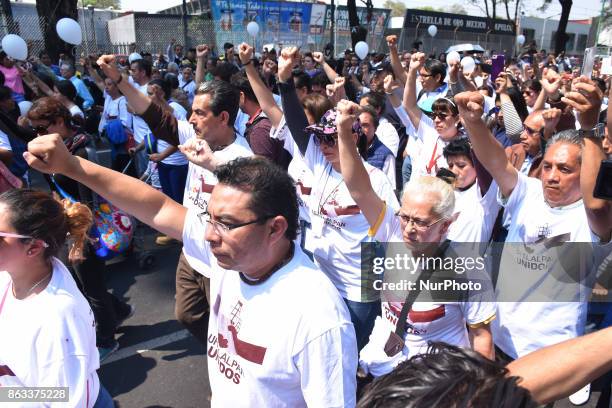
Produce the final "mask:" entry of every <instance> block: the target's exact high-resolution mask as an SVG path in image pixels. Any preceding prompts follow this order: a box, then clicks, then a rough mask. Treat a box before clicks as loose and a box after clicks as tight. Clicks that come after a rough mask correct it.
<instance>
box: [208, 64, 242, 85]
mask: <svg viewBox="0 0 612 408" xmlns="http://www.w3.org/2000/svg"><path fill="white" fill-rule="evenodd" d="M236 71H237V69H236V67H235V66H234V64H231V63H229V62H227V61H223V62H220V63H218V64H217V65H216V66H215V67H214V68H213V69H212V72H211V73H212V75H213V76H214V77H219V78H220V79H221V80H222V81H225V82H230V80H231V78H232V75H233V74H234V73H235V72H236Z"/></svg>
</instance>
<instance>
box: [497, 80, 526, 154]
mask: <svg viewBox="0 0 612 408" xmlns="http://www.w3.org/2000/svg"><path fill="white" fill-rule="evenodd" d="M513 86H514V85H512V81H511V80H510V76H509V75H508V74H506V73H505V72H502V73H500V74H499V76H498V77H497V79H496V80H495V88H496V91H497V93H498V94H499V101H500V102H501V110H502V113H503V115H504V127H505V128H506V136H507V137H508V139H510V140H511V141H512V143H518V142H519V141H520V138H521V133H523V121H522V120H521V117H520V116H519V114H518V112H517V111H516V107H515V106H514V102H512V99H510V96H509V95H508V89H509V88H512V87H513Z"/></svg>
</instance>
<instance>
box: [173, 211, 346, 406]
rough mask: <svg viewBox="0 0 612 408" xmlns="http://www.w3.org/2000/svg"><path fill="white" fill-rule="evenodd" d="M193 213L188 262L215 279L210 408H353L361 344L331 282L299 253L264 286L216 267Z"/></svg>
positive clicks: (186, 233) (187, 233)
mask: <svg viewBox="0 0 612 408" xmlns="http://www.w3.org/2000/svg"><path fill="white" fill-rule="evenodd" d="M197 215H198V211H196V210H195V209H189V210H188V212H187V216H186V218H185V227H184V230H183V245H184V247H183V249H184V251H185V253H186V255H189V256H190V257H197V258H198V259H200V262H201V263H202V264H205V265H206V268H207V269H210V270H211V274H210V283H211V285H210V298H211V301H212V305H211V310H210V319H209V323H208V342H207V346H206V350H207V356H208V357H207V358H208V373H209V380H210V387H211V391H212V406H213V407H306V406H311V407H354V406H355V392H356V384H355V374H356V369H357V343H356V340H355V331H354V329H353V325H352V324H351V320H350V317H349V313H348V310H347V308H346V305H345V304H344V302H343V300H342V298H341V297H340V296H339V295H338V292H337V291H336V289H335V288H334V287H333V285H332V284H331V282H329V279H327V277H326V276H325V275H324V274H323V273H322V272H321V271H320V270H319V269H317V268H316V267H315V265H314V264H313V263H312V262H311V261H310V260H309V259H308V258H307V257H306V255H304V253H303V252H302V251H301V250H300V248H299V246H297V245H296V246H295V254H294V256H293V259H292V260H291V261H290V262H289V263H288V264H287V265H285V266H283V267H282V268H281V269H279V270H278V271H276V272H275V273H273V274H272V275H271V276H270V278H269V279H267V280H266V281H265V282H262V283H261V284H257V285H253V284H247V283H245V282H244V281H243V280H242V279H241V277H240V275H239V273H238V272H236V271H231V270H226V269H223V268H221V267H220V266H219V265H218V264H217V260H216V259H215V258H214V256H213V254H212V253H211V251H210V245H209V243H208V242H207V241H205V240H204V239H203V238H202V237H204V233H205V228H206V222H205V221H200V219H199V218H198V216H197Z"/></svg>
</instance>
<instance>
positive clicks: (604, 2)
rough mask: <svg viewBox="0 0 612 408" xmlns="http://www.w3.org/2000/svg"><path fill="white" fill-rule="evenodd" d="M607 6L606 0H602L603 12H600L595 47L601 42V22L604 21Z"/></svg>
mask: <svg viewBox="0 0 612 408" xmlns="http://www.w3.org/2000/svg"><path fill="white" fill-rule="evenodd" d="M605 7H606V0H601V12H600V13H599V21H597V35H596V36H595V44H594V46H595V47H597V44H599V33H600V32H601V23H602V21H603V16H604V9H605Z"/></svg>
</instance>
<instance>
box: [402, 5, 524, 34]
mask: <svg viewBox="0 0 612 408" xmlns="http://www.w3.org/2000/svg"><path fill="white" fill-rule="evenodd" d="M513 23H514V22H513V21H508V20H498V19H495V20H493V21H491V20H490V19H487V18H485V17H473V16H466V15H462V14H451V13H439V12H435V11H425V10H416V9H406V17H405V18H404V28H412V27H416V26H417V25H420V26H421V27H428V26H430V25H432V24H433V25H435V26H436V27H438V30H447V31H454V30H455V29H458V30H460V31H462V32H471V33H482V34H486V33H487V32H488V31H490V32H489V34H501V35H514V24H513ZM489 24H492V26H491V27H490V26H489Z"/></svg>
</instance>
